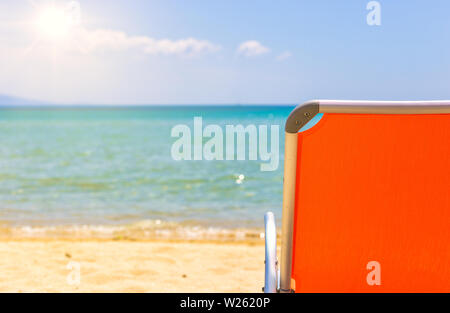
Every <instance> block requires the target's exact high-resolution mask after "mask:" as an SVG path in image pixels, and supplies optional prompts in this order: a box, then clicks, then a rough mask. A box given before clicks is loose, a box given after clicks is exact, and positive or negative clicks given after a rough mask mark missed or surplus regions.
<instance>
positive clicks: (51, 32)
mask: <svg viewBox="0 0 450 313" xmlns="http://www.w3.org/2000/svg"><path fill="white" fill-rule="evenodd" d="M71 24H72V21H71V18H70V16H68V14H67V13H66V11H65V10H64V9H59V8H55V7H49V8H45V9H43V10H42V11H41V12H40V13H39V15H38V18H37V29H38V31H39V33H40V35H42V36H43V37H45V38H47V39H50V40H62V39H64V38H66V37H67V35H68V33H69V30H70V27H71Z"/></svg>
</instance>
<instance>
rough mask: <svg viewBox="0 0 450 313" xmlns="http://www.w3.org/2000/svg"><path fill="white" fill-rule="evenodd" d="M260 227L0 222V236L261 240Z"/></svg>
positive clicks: (151, 223) (17, 237)
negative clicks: (29, 224)
mask: <svg viewBox="0 0 450 313" xmlns="http://www.w3.org/2000/svg"><path fill="white" fill-rule="evenodd" d="M263 238H264V231H263V229H258V228H236V229H226V228H220V227H205V226H195V225H184V224H182V223H174V222H165V221H162V220H143V221H139V222H136V223H133V224H128V225H68V226H28V225H24V226H7V225H0V239H74V240H82V239H85V240H88V239H108V240H158V239H164V240H181V241H183V240H186V241H196V240H198V241H227V242H228V241H255V242H262V240H263Z"/></svg>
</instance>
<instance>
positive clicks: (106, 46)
mask: <svg viewBox="0 0 450 313" xmlns="http://www.w3.org/2000/svg"><path fill="white" fill-rule="evenodd" d="M65 47H66V49H69V50H78V51H80V52H82V53H91V52H96V51H110V50H113V51H122V50H136V51H141V52H142V53H145V54H152V55H179V56H196V55H199V54H203V53H211V52H216V51H219V50H220V49H221V47H220V46H219V45H216V44H213V43H211V42H209V41H207V40H199V39H195V38H186V39H179V40H170V39H155V38H151V37H147V36H129V35H127V34H126V33H125V32H122V31H116V30H109V29H97V30H87V29H85V28H77V29H74V30H73V31H72V33H71V35H70V38H69V39H68V40H67V42H66V43H65Z"/></svg>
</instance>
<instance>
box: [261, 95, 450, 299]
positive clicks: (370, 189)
mask: <svg viewBox="0 0 450 313" xmlns="http://www.w3.org/2000/svg"><path fill="white" fill-rule="evenodd" d="M319 113H320V114H323V116H322V118H321V119H320V121H319V122H318V123H317V124H316V125H315V126H313V127H311V128H309V129H308V130H306V131H303V132H302V131H301V130H302V128H303V127H304V126H305V125H306V124H307V123H308V122H310V121H311V119H312V118H313V117H315V116H316V115H317V114H319ZM316 118H317V117H316ZM299 131H300V132H299ZM285 134H286V144H285V149H286V150H285V161H284V162H285V165H284V187H283V188H284V190H283V211H282V225H281V245H282V246H281V260H280V261H281V263H280V271H279V272H278V269H277V266H278V262H277V257H276V231H275V222H274V221H275V219H274V217H273V214H272V213H268V214H266V216H265V221H266V265H265V266H266V279H265V287H264V290H265V292H277V291H278V292H408V293H409V292H450V101H418V102H403V101H400V102H398V101H397V102H395V101H394V102H384V101H333V100H318V101H310V102H307V103H305V104H303V105H300V106H298V107H297V108H296V109H295V110H294V111H293V112H292V113H291V115H290V116H289V118H288V119H287V122H286V133H285Z"/></svg>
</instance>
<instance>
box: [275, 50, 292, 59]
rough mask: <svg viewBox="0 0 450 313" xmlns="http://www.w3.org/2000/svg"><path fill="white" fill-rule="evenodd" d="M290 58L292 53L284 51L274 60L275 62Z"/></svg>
mask: <svg viewBox="0 0 450 313" xmlns="http://www.w3.org/2000/svg"><path fill="white" fill-rule="evenodd" d="M290 57H292V53H291V52H290V51H284V52H283V53H281V54H280V55H278V56H277V58H276V59H277V61H284V60H286V59H289V58H290Z"/></svg>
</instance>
